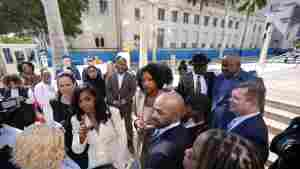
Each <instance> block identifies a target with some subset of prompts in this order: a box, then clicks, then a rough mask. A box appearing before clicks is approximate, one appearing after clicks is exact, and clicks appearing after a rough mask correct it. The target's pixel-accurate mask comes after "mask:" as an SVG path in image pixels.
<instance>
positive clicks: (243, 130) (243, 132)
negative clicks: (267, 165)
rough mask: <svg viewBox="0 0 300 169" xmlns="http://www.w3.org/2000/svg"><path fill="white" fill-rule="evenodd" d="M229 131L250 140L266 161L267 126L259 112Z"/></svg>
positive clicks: (267, 146) (267, 144)
mask: <svg viewBox="0 0 300 169" xmlns="http://www.w3.org/2000/svg"><path fill="white" fill-rule="evenodd" d="M230 132H232V133H236V134H238V135H240V136H242V137H244V138H246V139H247V140H249V141H250V142H252V143H253V144H254V145H255V146H256V147H257V150H258V152H260V153H261V154H262V156H261V157H262V159H263V160H264V162H266V161H267V159H268V155H269V137H268V127H267V125H266V123H265V121H264V119H263V116H262V115H261V114H259V115H257V116H254V117H251V118H249V119H247V120H245V121H243V122H242V123H240V124H239V125H238V126H236V127H235V128H233V129H232V130H231V131H230Z"/></svg>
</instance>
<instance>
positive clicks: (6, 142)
mask: <svg viewBox="0 0 300 169" xmlns="http://www.w3.org/2000/svg"><path fill="white" fill-rule="evenodd" d="M209 62H210V59H209V58H207V56H206V55H204V54H195V55H193V57H192V60H191V61H190V62H189V64H190V65H191V66H192V67H193V68H192V69H188V66H187V64H186V63H185V62H183V63H182V64H180V67H179V69H178V70H179V74H180V80H179V83H178V84H176V85H173V84H172V82H173V75H174V72H172V70H171V69H170V68H169V67H168V66H167V65H165V64H158V63H150V64H148V65H146V66H144V67H143V68H141V69H139V70H138V71H137V73H136V74H133V73H131V72H129V70H128V63H127V61H126V59H124V58H122V57H118V58H116V60H115V62H114V63H113V65H112V67H110V69H111V70H109V72H107V73H105V74H102V72H101V70H100V69H98V68H97V67H96V66H95V65H94V64H93V58H89V59H88V65H87V66H86V68H85V69H84V70H83V72H82V75H80V73H79V71H78V70H77V68H76V67H75V66H73V64H72V60H71V59H70V57H67V56H65V57H64V62H63V63H64V68H62V69H61V70H58V71H56V72H55V75H54V76H55V78H54V79H55V80H56V87H55V86H53V83H52V81H51V79H53V78H52V76H53V75H52V74H51V72H50V71H49V70H47V69H42V70H40V75H36V74H35V70H34V65H33V64H32V63H29V62H24V63H22V64H21V65H20V66H19V72H20V74H19V75H15V74H14V75H6V76H5V77H4V78H3V79H2V81H3V85H4V87H3V88H2V89H0V95H1V97H2V99H5V98H16V97H17V98H22V99H23V102H24V103H23V102H22V104H24V105H26V106H27V107H28V108H27V109H21V110H18V113H14V117H13V118H9V119H4V118H0V121H1V129H0V138H1V139H0V149H1V151H0V157H1V164H0V165H1V166H5V168H7V169H10V168H11V169H16V168H17V169H45V168H47V169H59V168H66V169H71V168H73V169H79V168H81V169H86V168H89V169H125V168H126V169H129V168H131V169H169V168H170V169H263V168H264V164H265V163H266V161H267V158H268V153H269V140H268V129H267V126H266V123H265V122H264V119H263V116H264V104H265V95H266V88H265V86H264V82H263V79H261V78H259V77H256V76H254V75H253V74H251V73H249V72H246V71H244V70H242V68H241V61H240V58H239V57H237V56H228V57H225V58H224V59H222V62H221V65H222V72H221V73H220V74H216V73H214V72H208V70H207V68H208V64H209ZM81 79H82V83H80V84H79V83H78V80H81ZM19 112H21V113H19ZM30 112H31V113H30ZM17 114H19V115H17ZM8 121H9V122H8ZM1 168H2V167H1Z"/></svg>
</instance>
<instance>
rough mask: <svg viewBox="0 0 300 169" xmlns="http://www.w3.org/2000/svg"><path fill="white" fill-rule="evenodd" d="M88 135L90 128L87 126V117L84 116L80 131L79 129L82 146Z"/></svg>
mask: <svg viewBox="0 0 300 169" xmlns="http://www.w3.org/2000/svg"><path fill="white" fill-rule="evenodd" d="M87 133H88V128H87V126H86V124H85V116H82V117H81V121H80V129H79V139H80V144H83V143H84V141H85V140H86V137H87Z"/></svg>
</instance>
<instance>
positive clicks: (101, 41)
mask: <svg viewBox="0 0 300 169" xmlns="http://www.w3.org/2000/svg"><path fill="white" fill-rule="evenodd" d="M104 46H105V43H104V38H103V37H101V38H100V47H104Z"/></svg>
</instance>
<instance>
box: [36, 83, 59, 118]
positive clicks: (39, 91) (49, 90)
mask: <svg viewBox="0 0 300 169" xmlns="http://www.w3.org/2000/svg"><path fill="white" fill-rule="evenodd" d="M55 95H56V92H55V89H54V87H53V86H51V85H49V84H46V83H44V82H40V83H38V84H37V85H36V86H35V88H34V98H35V99H36V101H37V102H38V103H39V104H40V106H41V108H42V109H43V113H44V115H45V119H46V121H47V122H49V121H53V120H54V118H53V110H52V108H51V105H50V103H49V102H50V100H51V99H53V98H55Z"/></svg>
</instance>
